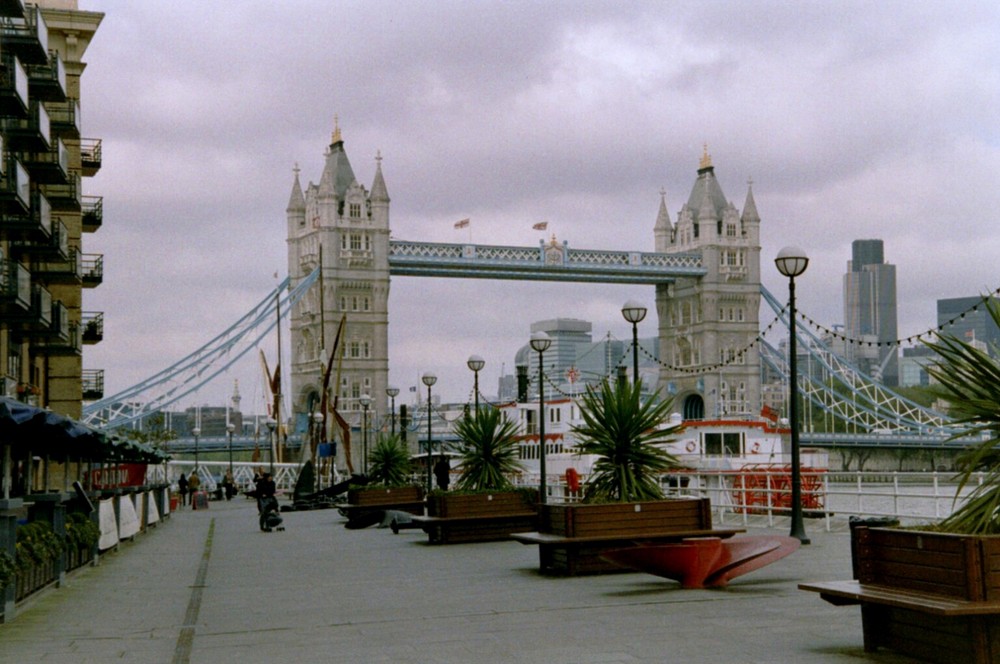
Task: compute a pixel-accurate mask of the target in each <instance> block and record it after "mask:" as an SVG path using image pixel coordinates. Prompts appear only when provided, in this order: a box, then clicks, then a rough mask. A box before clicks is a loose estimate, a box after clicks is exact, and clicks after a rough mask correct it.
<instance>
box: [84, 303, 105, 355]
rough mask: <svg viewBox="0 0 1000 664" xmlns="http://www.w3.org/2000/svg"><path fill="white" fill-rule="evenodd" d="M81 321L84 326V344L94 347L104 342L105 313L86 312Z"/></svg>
mask: <svg viewBox="0 0 1000 664" xmlns="http://www.w3.org/2000/svg"><path fill="white" fill-rule="evenodd" d="M81 318H82V320H81V321H80V322H81V324H82V326H83V343H85V344H87V345H88V346H89V345H93V344H96V343H100V342H101V341H103V340H104V312H103V311H84V312H83V313H82V314H81Z"/></svg>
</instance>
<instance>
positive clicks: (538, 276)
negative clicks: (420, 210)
mask: <svg viewBox="0 0 1000 664" xmlns="http://www.w3.org/2000/svg"><path fill="white" fill-rule="evenodd" d="M389 272H390V274H395V275H401V276H421V277H468V278H477V279H519V280H522V281H523V280H528V281H578V282H599V283H618V284H647V285H655V284H662V283H670V282H672V281H675V280H676V279H677V278H678V277H701V276H704V275H705V274H706V272H707V271H706V269H705V267H704V266H703V265H702V260H701V254H700V253H675V254H664V253H653V252H644V251H609V250H604V249H571V248H570V247H569V244H568V243H566V242H561V243H557V242H548V243H546V242H541V243H540V244H539V246H538V247H508V246H496V245H482V244H459V243H437V242H410V241H404V240H390V241H389Z"/></svg>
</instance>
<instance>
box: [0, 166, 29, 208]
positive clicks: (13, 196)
mask: <svg viewBox="0 0 1000 664" xmlns="http://www.w3.org/2000/svg"><path fill="white" fill-rule="evenodd" d="M3 161H4V166H3V169H2V173H0V204H2V206H3V209H4V210H5V211H7V212H14V213H17V212H22V213H23V212H27V211H28V210H29V209H31V193H30V192H31V178H29V177H28V169H26V168H25V167H24V166H23V165H22V164H21V162H20V160H18V159H17V157H15V156H14V155H7V157H6V158H5V159H4V160H3Z"/></svg>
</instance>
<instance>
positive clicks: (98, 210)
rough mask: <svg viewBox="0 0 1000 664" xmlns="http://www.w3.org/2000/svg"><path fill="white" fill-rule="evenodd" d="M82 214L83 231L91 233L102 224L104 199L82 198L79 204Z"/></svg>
mask: <svg viewBox="0 0 1000 664" xmlns="http://www.w3.org/2000/svg"><path fill="white" fill-rule="evenodd" d="M80 208H81V211H82V212H83V219H82V223H83V231H84V232H85V233H93V232H94V231H96V230H97V229H99V228H100V227H101V224H103V223H104V197H103V196H84V197H83V198H82V201H81V204H80Z"/></svg>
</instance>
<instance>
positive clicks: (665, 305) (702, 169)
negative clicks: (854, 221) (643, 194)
mask: <svg viewBox="0 0 1000 664" xmlns="http://www.w3.org/2000/svg"><path fill="white" fill-rule="evenodd" d="M653 234H654V237H655V241H656V251H658V252H663V253H676V252H690V251H696V252H700V253H701V255H702V264H703V266H704V267H705V268H706V269H707V271H708V272H707V274H706V275H705V276H703V277H700V278H679V279H677V281H676V282H675V283H673V284H662V285H659V286H657V287H656V309H657V313H658V315H659V323H660V330H659V337H660V361H661V368H660V384H661V385H664V386H665V392H666V393H667V394H670V395H673V396H674V398H675V400H676V401H675V406H676V407H677V409H678V411H679V412H681V413H682V414H683V415H684V417H685V418H686V419H691V418H714V417H721V416H724V415H734V414H737V413H756V412H758V411H759V409H760V407H761V387H760V355H759V352H758V345H757V344H753V346H752V347H751V343H752V342H753V341H754V340H755V339H756V338H757V336H758V335H759V334H760V327H759V321H758V318H759V313H758V312H759V306H760V217H759V216H758V214H757V205H756V204H755V203H754V199H753V188H752V184H748V186H747V197H746V202H745V203H744V206H743V212H742V214H741V213H740V212H739V211H738V210H737V209H736V207H735V206H734V205H733V204H732V203H731V202H729V201H727V200H726V197H725V195H724V194H723V192H722V187H721V186H719V182H718V180H716V178H715V169H714V167H713V166H712V159H711V156H710V155H709V154H708V150H707V148H706V150H705V152H704V154H703V155H702V158H701V162H700V164H699V167H698V177H697V179H696V180H695V183H694V187H693V188H692V190H691V195H690V196H689V197H688V200H687V203H685V204H684V206H683V207H682V208H681V210H680V212H679V213H678V215H677V223H676V224H673V223H671V221H670V215H669V213H668V212H667V204H666V200H665V194H664V195H661V199H660V210H659V214H658V216H657V219H656V224H655V226H654V227H653ZM744 349H749V350H747V351H746V352H741V351H744Z"/></svg>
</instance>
